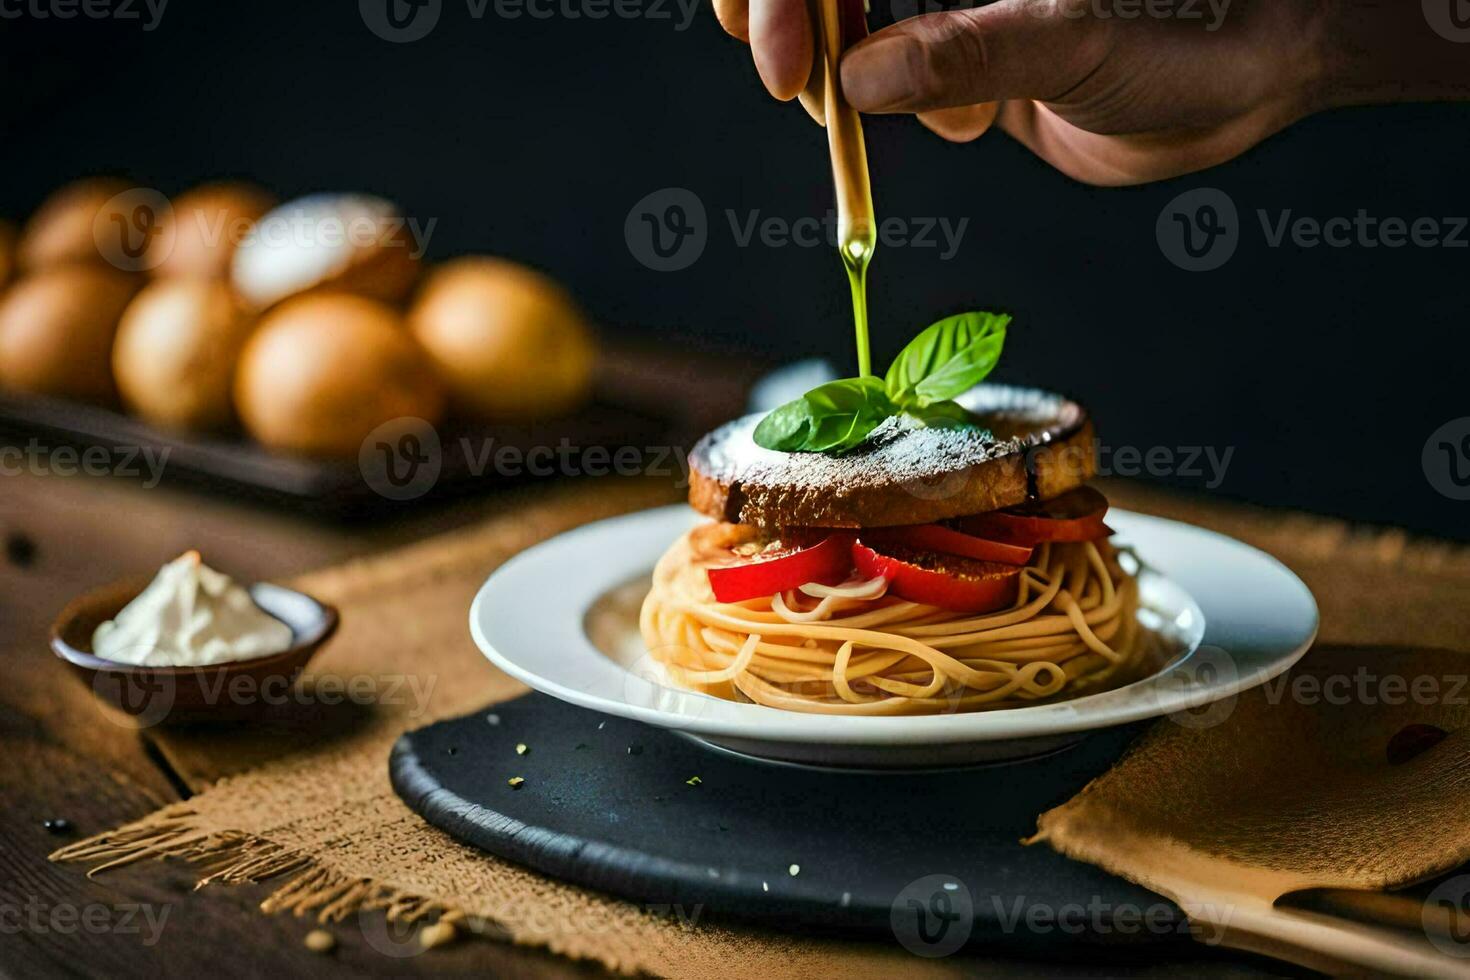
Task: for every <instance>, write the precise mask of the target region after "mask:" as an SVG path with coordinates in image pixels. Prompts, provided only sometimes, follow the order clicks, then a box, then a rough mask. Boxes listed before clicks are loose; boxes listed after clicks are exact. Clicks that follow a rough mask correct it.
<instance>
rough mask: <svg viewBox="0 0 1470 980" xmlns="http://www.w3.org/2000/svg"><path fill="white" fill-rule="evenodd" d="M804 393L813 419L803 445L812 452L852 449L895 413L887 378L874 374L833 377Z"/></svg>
mask: <svg viewBox="0 0 1470 980" xmlns="http://www.w3.org/2000/svg"><path fill="white" fill-rule="evenodd" d="M802 397H803V398H804V399H805V401H806V403H807V405H808V406H809V407H810V411H811V416H812V420H813V422H812V426H811V430H810V432H809V433H808V436H807V440H806V445H804V446H803V447H802V448H803V449H805V450H807V451H808V452H816V453H822V452H840V451H842V450H844V449H851V448H852V447H853V446H856V445H857V444H858V443H860V442H862V441H863V440H864V439H866V438H867V437H868V433H870V432H872V431H873V430H874V429H876V428H877V427H878V426H879V425H881V424H882V423H883V421H884V420H885V419H887V418H888V417H889V416H891V415H893V414H894V406H893V403H892V402H891V401H889V400H888V395H887V394H886V393H885V392H884V390H883V382H882V381H880V380H878V379H877V378H873V377H866V378H843V379H842V380H840V381H829V382H827V383H826V384H824V385H818V386H817V387H815V388H813V389H812V390H811V391H809V392H807V393H806V394H805V395H804V396H802Z"/></svg>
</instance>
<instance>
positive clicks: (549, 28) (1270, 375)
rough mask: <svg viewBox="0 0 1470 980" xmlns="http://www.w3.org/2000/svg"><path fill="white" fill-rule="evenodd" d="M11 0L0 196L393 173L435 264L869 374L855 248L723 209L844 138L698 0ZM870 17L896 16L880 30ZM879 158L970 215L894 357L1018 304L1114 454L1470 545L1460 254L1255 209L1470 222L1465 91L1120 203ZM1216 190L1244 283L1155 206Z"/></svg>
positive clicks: (1334, 126)
mask: <svg viewBox="0 0 1470 980" xmlns="http://www.w3.org/2000/svg"><path fill="white" fill-rule="evenodd" d="M18 2H20V0H5V3H4V5H3V6H4V9H5V11H6V13H7V15H8V16H6V17H5V18H4V19H0V63H3V69H0V71H3V75H0V120H3V137H0V153H3V160H4V167H3V174H4V178H5V179H4V181H3V184H0V214H6V215H9V216H10V217H12V218H15V219H21V218H23V217H24V216H25V215H26V214H27V213H29V211H30V210H31V209H32V208H33V207H34V206H35V205H36V204H37V203H38V202H39V201H40V200H41V199H42V198H43V197H44V196H45V194H46V193H48V192H49V191H50V190H52V189H53V188H54V187H56V186H57V185H59V184H61V183H63V182H64V181H66V180H69V179H71V178H73V177H76V176H78V175H81V174H85V173H100V172H113V173H121V174H124V175H127V176H130V177H132V178H135V179H136V180H138V181H139V182H140V183H142V184H145V185H147V186H151V187H156V188H158V189H159V190H162V191H164V192H166V193H172V192H175V191H179V190H182V189H184V188H186V187H188V186H189V185H191V184H194V183H197V182H199V181H201V180H204V179H209V178H218V177H227V176H240V177H248V178H251V179H254V180H257V181H259V182H261V183H263V184H264V185H266V186H267V187H269V188H270V189H271V190H273V191H274V192H275V193H277V194H278V195H280V196H282V197H283V198H289V197H291V196H294V195H296V194H300V193H304V192H308V191H313V190H365V191H373V192H377V193H380V194H382V195H385V196H387V197H389V198H391V199H393V200H396V201H398V202H399V203H400V204H401V205H402V206H403V208H404V209H405V213H406V214H408V215H412V216H414V217H416V218H417V219H418V220H419V221H420V222H424V221H427V220H429V219H437V224H436V226H435V228H434V231H433V235H432V238H431V241H430V248H429V255H430V257H432V258H443V257H447V256H451V255H454V254H457V253H461V252H466V251H491V252H498V253H501V254H504V255H508V256H511V257H515V258H518V259H521V260H523V261H526V262H529V263H531V264H533V265H536V266H539V267H541V268H543V269H545V270H547V271H549V272H552V273H553V274H555V275H556V276H558V277H559V278H561V279H562V280H563V281H564V282H566V283H567V284H568V285H569V286H570V287H571V288H572V289H573V291H574V292H575V293H576V294H577V296H578V297H579V298H580V300H581V301H582V303H583V304H584V305H585V306H586V307H587V308H588V309H589V310H590V311H591V312H592V314H593V315H594V317H595V318H596V319H597V320H598V321H599V322H600V323H601V324H602V325H603V326H604V328H605V329H606V330H608V331H615V332H625V333H628V334H641V335H645V336H659V337H666V338H668V339H670V340H674V341H677V342H679V343H682V344H687V345H694V346H700V347H704V348H707V349H715V350H721V351H729V352H731V353H732V354H733V355H734V356H744V357H756V358H761V359H771V360H775V359H786V358H791V357H795V356H798V355H811V354H828V355H833V356H834V358H835V359H836V360H837V361H838V363H839V364H840V365H842V366H843V368H844V370H845V371H846V370H847V365H849V364H850V362H851V340H850V331H851V320H850V313H849V309H848V298H847V293H846V287H845V284H844V281H843V278H842V272H841V268H840V265H839V263H838V260H837V258H836V257H835V255H833V254H832V253H831V252H830V251H829V250H827V249H826V248H820V247H818V248H800V247H794V246H789V245H788V246H787V247H784V248H774V249H773V248H767V247H764V246H762V245H760V244H759V243H756V244H753V245H751V246H750V247H745V248H739V247H737V246H736V244H735V241H734V239H733V236H732V235H731V233H730V230H729V225H728V222H727V220H726V217H725V212H726V210H727V209H732V210H734V211H735V212H736V213H737V215H738V216H739V218H740V220H742V221H743V220H745V219H746V218H747V217H748V216H749V214H750V213H751V211H752V210H753V209H759V211H760V213H761V215H762V216H763V217H764V216H768V215H769V216H776V217H780V218H784V219H787V220H791V219H795V218H798V217H800V216H803V215H821V214H822V213H823V212H824V211H825V210H826V209H827V208H828V207H829V206H830V200H831V197H830V195H831V191H830V185H829V178H828V169H827V159H826V149H825V136H824V134H823V133H822V131H821V130H820V129H818V128H817V127H816V126H814V125H813V124H811V123H810V122H809V121H808V120H807V119H806V117H805V115H804V114H803V113H802V112H801V110H800V109H799V108H798V107H796V106H795V105H790V106H782V105H779V104H776V103H774V102H772V101H771V100H770V99H769V98H768V97H766V95H765V94H764V92H763V91H762V90H761V88H760V86H759V84H758V82H757V79H756V77H755V71H754V68H753V67H752V65H751V63H750V59H749V55H748V53H747V51H746V49H745V47H744V46H743V45H741V44H739V43H738V42H735V41H733V40H731V39H729V38H727V37H725V36H724V35H723V34H722V33H721V32H720V30H719V29H718V27H717V25H716V23H715V21H714V18H713V16H712V14H711V13H710V11H709V10H708V4H707V2H702V3H701V6H700V9H699V10H697V11H695V12H694V16H693V20H692V22H691V23H690V24H689V25H688V27H687V29H686V30H679V29H678V27H679V24H680V22H681V20H682V19H683V16H684V15H683V14H682V13H681V12H680V11H679V10H678V8H677V7H676V6H674V5H673V4H672V3H670V2H667V0H666V2H665V3H663V5H662V7H661V13H663V14H664V19H658V18H655V17H642V18H637V19H620V18H617V17H609V18H607V19H603V20H591V19H585V18H583V19H570V18H567V17H565V16H557V17H554V18H551V19H541V20H538V19H532V18H530V17H527V16H522V17H520V18H519V19H514V20H512V19H506V18H503V17H500V16H497V15H496V13H495V10H494V8H493V7H491V8H490V9H488V10H486V12H485V14H484V16H483V17H482V18H480V19H476V18H474V17H472V16H471V14H470V12H469V8H468V7H467V5H466V2H465V0H444V6H443V10H442V14H441V16H440V19H439V22H438V24H437V26H436V27H435V29H434V30H433V31H432V32H431V33H430V34H429V35H428V36H427V37H425V38H424V39H422V40H419V41H415V42H413V43H407V44H394V43H389V42H387V41H385V40H383V39H381V38H379V37H378V36H375V35H374V34H373V33H372V32H371V31H370V30H369V29H368V28H367V26H366V25H365V23H364V20H363V18H362V16H361V15H360V13H359V10H358V7H357V4H356V3H354V2H352V0H332V2H325V0H313V2H298V3H291V4H272V3H222V2H204V0H172V2H170V3H169V4H168V6H167V7H166V9H165V11H164V13H163V16H162V18H161V19H160V20H159V22H158V26H157V28H156V29H155V30H152V31H145V30H144V23H145V21H146V20H147V19H148V16H149V15H148V14H147V13H146V10H144V9H143V8H142V6H141V2H137V3H136V4H135V6H134V10H135V11H137V12H138V13H139V14H141V19H132V20H128V19H121V18H117V17H114V18H111V19H106V20H97V19H89V18H87V17H85V16H78V17H76V18H75V19H71V20H65V21H63V20H58V19H55V18H54V17H53V18H48V19H38V18H36V17H35V16H34V15H33V14H29V13H23V11H24V9H25V8H20V7H18V6H17V4H18ZM24 2H25V3H27V4H29V3H33V2H35V0H24ZM118 2H122V0H118ZM563 2H565V0H563ZM644 2H645V6H644V9H647V4H649V3H652V2H653V0H644ZM874 6H875V10H874V14H873V18H872V20H873V22H874V24H875V25H879V26H881V25H882V24H885V23H887V22H889V21H891V19H892V16H891V11H890V9H889V8H888V5H887V4H886V3H883V2H882V0H879V2H878V3H876V4H875V5H874ZM17 12H22V16H20V17H18V18H17V17H15V16H14V14H15V13H17ZM1467 47H1470V46H1467ZM1467 56H1470V50H1467ZM868 145H869V150H870V156H871V168H872V173H873V181H874V196H875V199H876V202H877V208H878V213H879V216H880V217H883V216H899V217H903V218H906V219H919V218H927V217H946V218H948V219H949V220H950V221H951V222H956V221H958V220H959V219H960V218H964V217H967V218H968V219H969V224H968V227H967V228H966V231H965V234H964V237H963V241H962V245H961V248H960V250H959V252H958V254H957V255H955V256H954V257H953V258H952V259H950V260H948V261H943V260H941V258H940V251H941V250H940V249H938V248H914V247H910V248H896V247H894V248H886V249H880V251H879V252H878V255H877V258H876V260H875V263H874V267H873V278H872V284H871V295H872V305H873V315H872V322H873V328H874V347H875V360H876V361H877V362H878V363H879V364H880V365H881V364H883V363H886V360H887V358H888V356H889V355H891V354H892V353H893V352H894V351H895V350H896V349H897V348H898V347H899V346H900V345H901V344H902V343H903V341H905V340H906V339H907V338H908V337H909V336H910V335H911V334H912V333H913V332H914V331H916V330H917V329H918V328H920V327H922V326H923V325H925V324H927V323H929V322H930V321H931V320H933V319H936V318H937V317H938V316H940V315H942V314H945V313H949V312H954V311H957V310H960V309H964V308H971V307H977V306H979V307H991V308H998V309H1005V310H1008V311H1010V312H1012V313H1013V314H1015V316H1016V325H1015V327H1014V328H1013V331H1012V334H1011V340H1010V343H1009V346H1008V350H1007V355H1006V358H1005V360H1004V362H1003V364H1002V367H1001V369H1000V370H999V371H998V373H997V375H996V377H998V378H1001V379H1004V380H1008V381H1019V382H1030V383H1036V384H1041V385H1045V386H1049V387H1054V388H1058V389H1061V390H1064V391H1067V392H1069V393H1071V394H1074V395H1076V396H1077V397H1079V398H1081V399H1082V400H1084V401H1085V402H1087V403H1088V404H1089V405H1090V406H1091V407H1092V408H1093V410H1094V412H1095V414H1096V416H1097V418H1098V419H1099V422H1100V425H1101V428H1102V432H1103V435H1104V440H1105V442H1107V443H1110V444H1112V445H1114V446H1121V445H1131V446H1137V447H1140V448H1143V449H1146V448H1147V447H1153V446H1164V447H1192V446H1212V447H1215V450H1216V452H1217V453H1222V452H1224V451H1225V450H1226V449H1227V448H1228V447H1234V455H1233V457H1232V458H1231V461H1230V466H1229V469H1228V471H1227V474H1226V478H1225V481H1224V483H1223V484H1222V485H1221V486H1220V487H1219V488H1218V490H1216V491H1215V492H1218V493H1222V494H1226V495H1229V496H1232V497H1237V498H1245V499H1251V500H1255V501H1260V502H1264V503H1270V504H1278V505H1286V506H1292V507H1301V508H1308V509H1312V510H1317V511H1321V512H1327V513H1333V514H1340V515H1346V516H1349V517H1352V518H1356V519H1360V520H1364V521H1372V522H1382V523H1395V524H1401V525H1405V526H1408V527H1411V528H1415V529H1419V530H1424V531H1431V532H1437V533H1441V534H1449V535H1453V536H1457V537H1466V538H1470V517H1467V513H1470V504H1466V503H1457V502H1454V501H1451V500H1449V499H1447V498H1446V497H1444V496H1442V495H1440V494H1439V493H1437V492H1435V490H1434V489H1433V488H1432V487H1431V486H1430V484H1429V482H1428V481H1427V479H1426V477H1425V473H1424V471H1423V468H1422V466H1421V462H1420V454H1421V450H1422V448H1423V446H1424V444H1425V441H1426V439H1427V438H1428V437H1429V434H1430V433H1431V432H1432V431H1433V430H1435V429H1436V428H1437V427H1439V426H1440V425H1441V424H1443V423H1445V422H1447V421H1448V420H1450V419H1454V418H1457V417H1460V416H1465V415H1470V398H1467V395H1466V391H1467V385H1466V370H1465V369H1466V364H1467V359H1470V358H1467V355H1470V339H1467V335H1466V330H1465V327H1466V317H1465V314H1466V310H1467V301H1466V298H1465V282H1466V272H1467V268H1470V249H1465V248H1460V249H1450V248H1416V247H1413V246H1406V247H1403V248H1398V249H1392V250H1391V249H1387V248H1383V247H1379V248H1372V249H1370V248H1361V247H1351V248H1329V247H1325V246H1320V247H1317V248H1314V249H1301V248H1298V247H1296V246H1294V245H1292V244H1290V243H1289V242H1288V243H1286V244H1284V245H1283V246H1281V247H1279V248H1271V247H1268V245H1267V243H1266V239H1265V236H1264V235H1263V234H1262V232H1261V229H1260V224H1259V222H1258V221H1257V219H1256V217H1255V212H1256V209H1258V208H1262V209H1266V210H1267V211H1268V212H1270V213H1271V215H1272V217H1273V219H1274V218H1275V217H1276V216H1277V214H1278V212H1279V211H1280V210H1282V209H1291V211H1292V213H1293V215H1294V216H1295V215H1304V216H1312V217H1316V218H1318V219H1326V218H1329V217H1333V216H1338V215H1342V216H1348V217H1351V216H1352V215H1354V214H1355V213H1356V212H1357V210H1358V209H1360V208H1362V209H1366V210H1367V212H1368V213H1369V214H1371V215H1374V216H1377V217H1379V218H1382V217H1388V216H1398V217H1402V218H1405V219H1409V220H1412V219H1414V218H1418V217H1425V216H1428V217H1435V218H1443V217H1447V216H1455V215H1466V214H1470V181H1467V179H1466V175H1465V166H1466V163H1467V160H1470V107H1466V106H1456V105H1410V106H1398V107H1386V108H1368V109H1353V110H1344V111H1338V112H1333V113H1329V114H1325V115H1321V116H1318V117H1316V118H1313V119H1310V120H1308V121H1306V122H1304V123H1302V124H1300V125H1298V126H1296V127H1295V128H1293V129H1292V130H1290V131H1289V132H1287V133H1284V134H1282V135H1279V136H1277V137H1275V138H1274V139H1272V140H1270V141H1269V142H1267V143H1266V144H1264V145H1262V146H1261V147H1259V148H1257V149H1256V150H1254V151H1252V152H1251V153H1249V154H1247V155H1246V156H1245V157H1243V158H1241V159H1238V160H1236V161H1233V162H1231V163H1229V164H1227V165H1225V166H1223V167H1220V168H1218V169H1216V170H1214V171H1210V172H1208V173H1206V174H1200V175H1194V176H1189V177H1184V178H1180V179H1178V180H1174V181H1169V182H1165V183H1161V184H1155V185H1151V186H1146V187H1139V188H1129V189H1095V188H1089V187H1085V186H1082V185H1080V184H1077V183H1074V182H1072V181H1070V180H1068V179H1067V178H1065V177H1063V176H1061V175H1060V174H1058V173H1056V172H1055V171H1053V170H1051V169H1050V168H1049V167H1047V166H1046V165H1044V164H1042V163H1041V162H1039V161H1038V160H1037V159H1035V158H1034V157H1032V156H1031V155H1030V154H1029V153H1028V152H1027V151H1026V150H1024V149H1023V148H1021V147H1020V146H1018V145H1016V144H1015V143H1013V142H1011V141H1010V140H1009V139H1008V138H1006V137H1004V136H1002V135H1000V134H992V135H989V136H987V137H986V138H984V139H982V140H981V141H979V142H978V143H975V144H972V145H967V146H952V145H949V144H946V143H944V142H942V141H941V140H939V139H938V138H936V137H934V136H932V135H931V134H929V133H928V132H926V131H924V130H922V129H921V128H920V127H919V126H918V125H917V124H916V123H915V122H914V121H912V120H910V119H900V118H876V119H872V120H870V121H869V125H868ZM1202 186H1213V187H1218V188H1221V189H1223V190H1224V191H1226V192H1227V193H1228V194H1229V195H1230V196H1231V198H1232V199H1233V200H1234V201H1235V203H1236V205H1237V206H1238V208H1239V210H1240V214H1241V219H1242V223H1243V224H1242V238H1241V242H1240V246H1239V248H1238V250H1237V252H1236V253H1235V255H1234V257H1233V258H1232V259H1231V260H1230V261H1229V262H1228V263H1227V264H1226V265H1225V266H1224V267H1223V268H1221V269H1219V270H1216V271H1213V272H1207V273H1190V272H1185V271H1182V270H1180V269H1177V268H1175V267H1174V266H1173V265H1171V264H1170V263H1169V262H1168V261H1167V260H1166V259H1165V257H1164V255H1163V254H1162V253H1161V251H1160V249H1159V246H1158V244H1157V241H1156V238H1155V231H1154V225H1155V220H1156V219H1157V217H1158V215H1159V213H1160V211H1161V209H1162V208H1163V207H1164V206H1165V204H1166V203H1167V202H1169V201H1170V200H1171V199H1172V198H1174V197H1175V196H1176V195H1178V194H1180V193H1181V192H1183V191H1186V190H1189V189H1191V188H1195V187H1202ZM665 187H685V188H689V189H690V190H692V191H694V192H695V193H696V194H698V195H699V197H700V198H701V199H702V201H703V202H704V205H705V207H706V209H707V212H708V214H709V217H710V230H709V244H708V247H707V248H706V250H705V252H704V253H703V255H702V257H701V258H700V259H699V260H698V261H697V262H696V263H695V264H694V265H693V266H692V267H690V268H688V269H685V270H683V271H679V272H669V273H659V272H654V271H651V270H649V269H647V268H645V267H644V266H643V265H641V264H640V263H639V262H638V261H636V260H635V258H634V257H633V256H632V255H631V254H630V252H629V249H628V247H627V245H626V243H625V240H624V234H623V222H624V219H625V218H626V216H627V215H628V212H629V209H630V208H631V207H632V206H633V204H634V203H635V202H637V201H638V200H639V199H640V198H642V197H644V196H645V195H647V194H649V193H650V192H653V191H656V190H658V189H660V188H665ZM1467 237H1470V236H1467ZM1164 479H1166V480H1168V481H1169V482H1173V483H1176V484H1179V485H1182V486H1186V487H1192V488H1198V489H1203V486H1204V482H1205V480H1204V477H1200V476H1193V477H1192V476H1189V475H1187V474H1184V475H1180V474H1176V475H1173V476H1169V477H1164Z"/></svg>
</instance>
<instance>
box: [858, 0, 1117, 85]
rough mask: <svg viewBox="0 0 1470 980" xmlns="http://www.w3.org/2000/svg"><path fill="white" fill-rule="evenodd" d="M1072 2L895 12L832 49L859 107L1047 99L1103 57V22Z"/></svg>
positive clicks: (1027, 0)
mask: <svg viewBox="0 0 1470 980" xmlns="http://www.w3.org/2000/svg"><path fill="white" fill-rule="evenodd" d="M1080 9H1081V8H1077V7H1076V5H1075V4H1068V3H1066V2H1064V0H1062V2H1051V0H1005V2H1001V3H996V4H992V5H990V6H987V7H982V8H979V9H976V10H954V11H947V12H945V13H937V14H926V15H925V16H922V17H911V18H909V19H908V20H904V21H900V22H899V23H897V24H894V25H893V26H892V27H889V28H886V29H884V30H882V31H879V32H878V33H877V34H874V35H873V36H872V37H870V38H868V39H866V40H864V41H862V42H861V43H860V44H857V45H854V46H853V48H852V49H851V50H849V51H848V52H847V54H846V55H845V56H844V57H843V59H842V91H843V94H844V95H846V96H847V100H848V101H849V102H851V103H852V105H853V107H854V108H856V109H858V110H860V111H862V112H920V111H925V110H930V109H945V108H949V107H951V106H960V105H973V104H975V103H977V102H995V101H998V100H1002V99H1038V100H1041V101H1052V100H1055V99H1057V98H1059V97H1061V96H1063V95H1065V94H1066V93H1067V92H1068V91H1070V90H1071V89H1073V88H1074V87H1076V86H1077V84H1078V83H1080V82H1081V81H1083V80H1084V79H1085V78H1087V76H1088V75H1089V74H1090V73H1091V72H1092V71H1094V70H1095V69H1096V68H1097V66H1098V65H1099V64H1101V63H1102V61H1103V59H1104V58H1105V57H1106V55H1107V52H1108V48H1109V45H1110V43H1111V37H1110V33H1111V32H1110V31H1109V29H1108V26H1107V25H1108V24H1109V23H1110V22H1106V21H1101V20H1098V19H1096V18H1093V17H1088V16H1085V14H1084V15H1083V16H1077V12H1080Z"/></svg>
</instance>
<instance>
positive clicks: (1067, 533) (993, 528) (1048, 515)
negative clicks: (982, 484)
mask: <svg viewBox="0 0 1470 980" xmlns="http://www.w3.org/2000/svg"><path fill="white" fill-rule="evenodd" d="M1107 512H1108V498H1106V497H1104V496H1103V495H1102V494H1101V493H1099V492H1098V491H1096V490H1094V489H1092V487H1078V488H1077V489H1075V490H1068V491H1067V492H1066V493H1064V494H1062V495H1061V496H1060V497H1053V498H1052V499H1050V500H1041V501H1037V502H1035V503H1026V504H1021V505H1020V506H1018V507H1007V508H1006V509H1005V510H995V511H991V512H990V513H988V514H976V515H974V516H973V517H962V518H960V519H959V520H957V521H955V522H954V523H955V526H956V527H957V528H958V529H959V530H961V531H963V532H965V533H966V534H974V535H979V536H980V537H984V538H994V539H999V540H1001V541H1007V542H1012V543H1015V544H1031V545H1034V544H1039V543H1041V542H1042V541H1093V540H1096V539H1097V538H1103V537H1107V535H1108V534H1109V533H1111V532H1110V531H1109V530H1108V526H1107V525H1106V524H1104V523H1103V517H1104V516H1106V515H1107Z"/></svg>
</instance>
